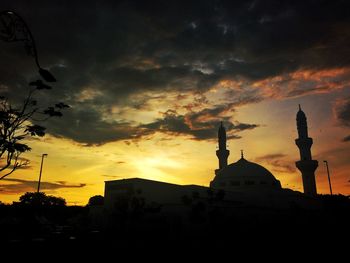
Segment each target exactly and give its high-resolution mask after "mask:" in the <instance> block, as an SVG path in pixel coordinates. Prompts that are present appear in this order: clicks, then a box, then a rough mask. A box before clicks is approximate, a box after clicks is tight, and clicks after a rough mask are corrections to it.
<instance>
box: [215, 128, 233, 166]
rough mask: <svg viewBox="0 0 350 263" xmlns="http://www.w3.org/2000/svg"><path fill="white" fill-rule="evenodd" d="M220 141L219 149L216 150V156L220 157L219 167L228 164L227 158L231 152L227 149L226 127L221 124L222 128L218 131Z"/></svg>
mask: <svg viewBox="0 0 350 263" xmlns="http://www.w3.org/2000/svg"><path fill="white" fill-rule="evenodd" d="M218 142H219V150H217V151H216V156H217V157H218V159H219V169H218V170H220V169H222V168H224V167H225V166H227V158H228V156H229V154H230V151H229V150H227V149H226V130H225V127H224V126H223V125H222V122H221V124H220V128H219V131H218Z"/></svg>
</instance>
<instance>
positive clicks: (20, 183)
mask: <svg viewBox="0 0 350 263" xmlns="http://www.w3.org/2000/svg"><path fill="white" fill-rule="evenodd" d="M3 181H6V182H13V183H11V184H2V185H0V192H5V193H7V194H18V193H24V192H31V191H34V190H35V189H36V188H37V187H38V181H30V180H22V179H13V178H6V179H3ZM85 186H86V184H83V183H80V184H68V183H67V182H65V181H59V182H53V183H52V182H41V183H40V188H41V189H43V190H44V189H45V190H56V189H61V188H81V187H85Z"/></svg>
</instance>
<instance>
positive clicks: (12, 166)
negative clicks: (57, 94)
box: [0, 80, 69, 180]
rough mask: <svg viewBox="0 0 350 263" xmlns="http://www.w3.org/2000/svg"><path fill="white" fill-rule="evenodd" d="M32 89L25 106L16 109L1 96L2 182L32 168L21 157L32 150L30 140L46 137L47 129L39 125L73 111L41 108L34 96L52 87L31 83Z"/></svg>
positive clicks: (0, 147)
mask: <svg viewBox="0 0 350 263" xmlns="http://www.w3.org/2000/svg"><path fill="white" fill-rule="evenodd" d="M29 86H30V89H29V93H28V95H27V97H26V98H25V99H24V101H23V103H22V104H21V105H15V106H14V105H13V104H11V103H10V102H9V100H8V99H7V98H6V97H5V96H0V180H1V179H4V178H5V177H6V176H8V175H10V174H12V173H13V172H14V171H15V170H16V169H18V168H20V167H23V166H26V165H28V164H29V161H28V160H26V159H23V158H20V156H21V155H22V153H25V152H28V151H30V150H31V148H30V147H29V146H28V145H27V143H25V142H24V141H25V140H26V139H28V138H30V137H37V136H38V137H42V136H44V135H45V129H46V128H45V127H44V126H41V125H38V124H37V123H40V122H43V121H45V120H47V119H49V118H51V117H61V116H62V112H61V111H62V110H63V109H65V108H68V107H69V106H68V105H66V104H64V103H62V102H60V103H57V104H55V105H54V106H49V107H43V106H40V105H39V102H38V101H37V100H36V99H35V97H34V95H35V94H36V93H37V92H43V91H44V90H50V89H51V87H50V86H48V85H46V84H44V83H43V82H42V81H41V80H37V81H34V82H30V83H29Z"/></svg>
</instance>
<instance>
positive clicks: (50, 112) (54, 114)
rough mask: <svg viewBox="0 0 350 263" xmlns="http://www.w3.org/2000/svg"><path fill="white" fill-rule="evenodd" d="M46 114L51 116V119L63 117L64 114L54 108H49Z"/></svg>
mask: <svg viewBox="0 0 350 263" xmlns="http://www.w3.org/2000/svg"><path fill="white" fill-rule="evenodd" d="M44 114H47V115H49V116H50V117H62V116H63V114H62V112H60V111H56V110H55V108H54V107H48V108H47V109H46V110H44Z"/></svg>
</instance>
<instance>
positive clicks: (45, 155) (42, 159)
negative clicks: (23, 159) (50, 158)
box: [37, 153, 47, 193]
mask: <svg viewBox="0 0 350 263" xmlns="http://www.w3.org/2000/svg"><path fill="white" fill-rule="evenodd" d="M44 157H47V153H43V154H42V155H41V165H40V174H39V182H38V191H37V192H38V193H39V191H40V181H41V173H42V171H43V163H44Z"/></svg>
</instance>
